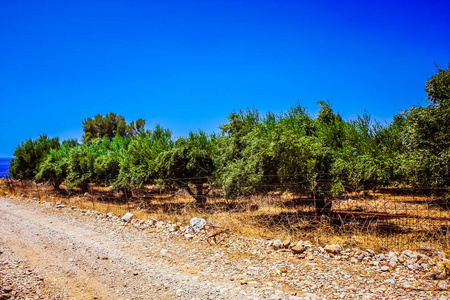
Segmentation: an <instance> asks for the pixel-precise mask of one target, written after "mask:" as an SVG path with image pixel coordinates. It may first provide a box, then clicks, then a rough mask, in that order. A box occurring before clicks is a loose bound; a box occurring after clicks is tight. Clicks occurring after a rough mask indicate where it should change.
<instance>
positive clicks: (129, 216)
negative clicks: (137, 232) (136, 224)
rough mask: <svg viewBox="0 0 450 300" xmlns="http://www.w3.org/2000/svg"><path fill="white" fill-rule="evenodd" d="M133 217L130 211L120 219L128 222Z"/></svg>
mask: <svg viewBox="0 0 450 300" xmlns="http://www.w3.org/2000/svg"><path fill="white" fill-rule="evenodd" d="M133 217H134V215H133V214H132V213H130V212H127V213H126V214H125V215H124V216H123V217H122V220H123V221H125V222H130V221H131V219H132V218H133Z"/></svg>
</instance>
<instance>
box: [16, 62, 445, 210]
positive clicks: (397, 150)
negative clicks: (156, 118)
mask: <svg viewBox="0 0 450 300" xmlns="http://www.w3.org/2000/svg"><path fill="white" fill-rule="evenodd" d="M449 86H450V70H443V69H439V70H438V72H437V74H436V75H435V76H433V77H432V78H430V80H429V81H428V82H427V85H426V91H427V93H428V98H427V99H428V100H429V102H430V104H429V105H428V106H426V107H412V108H411V109H409V110H407V111H405V112H404V113H402V114H400V115H397V116H395V117H394V120H393V121H392V122H391V123H390V124H380V123H377V122H376V121H375V120H372V119H371V117H370V115H369V114H367V113H364V114H363V115H361V116H359V117H357V118H356V119H355V120H349V121H347V120H344V119H343V118H342V117H341V116H340V115H339V114H338V113H335V112H334V111H333V109H332V107H331V105H330V104H329V103H325V102H319V105H320V107H321V109H320V111H319V113H318V115H317V116H315V117H313V116H311V115H310V114H308V112H307V111H306V109H305V108H303V107H301V106H300V105H297V106H294V107H292V108H291V109H290V110H289V111H287V112H286V113H281V114H273V113H267V114H265V115H260V114H259V112H258V111H257V110H256V109H253V110H249V109H247V110H246V111H240V112H239V113H236V112H233V113H231V114H230V115H229V116H228V122H227V123H226V124H223V125H222V126H221V127H220V133H219V134H217V135H214V134H211V135H207V134H205V133H204V132H202V131H199V132H191V133H190V134H189V136H188V137H185V138H178V139H176V140H174V139H173V138H172V136H171V132H170V131H169V130H168V129H164V128H162V127H161V126H156V127H155V128H154V129H153V130H145V129H144V125H145V121H143V120H138V121H137V122H136V123H134V122H131V123H130V124H127V123H126V122H125V118H123V117H122V116H119V115H116V114H113V113H110V114H107V115H106V116H105V117H103V116H101V115H97V116H96V117H95V118H94V119H86V120H85V121H84V122H83V125H84V126H83V129H84V132H85V134H84V136H83V143H82V144H78V143H77V142H76V141H72V140H70V141H64V142H62V143H60V142H59V140H58V139H57V138H52V139H51V138H48V137H47V136H41V137H39V138H38V139H36V140H27V141H25V142H24V143H22V144H21V145H19V146H18V148H17V149H16V152H15V153H14V156H15V158H14V159H13V160H12V162H11V168H10V174H11V176H13V177H14V178H18V179H36V180H38V181H46V182H51V183H52V184H53V185H54V186H55V188H58V187H59V185H60V184H61V183H62V182H63V181H64V182H65V183H66V187H67V188H69V189H74V188H80V189H82V190H85V189H86V188H87V186H88V184H89V183H97V184H107V185H111V186H112V187H113V188H115V189H121V190H126V191H129V190H130V189H133V188H136V187H141V186H142V185H144V184H149V183H150V184H159V185H161V186H170V187H177V188H185V189H187V191H188V192H189V193H190V195H192V196H193V197H194V198H195V199H196V201H197V202H198V203H199V204H204V203H205V201H206V195H207V194H208V192H209V188H206V186H205V184H206V183H210V185H208V186H209V187H211V186H212V185H216V186H219V187H221V188H222V190H223V194H224V196H225V197H227V198H236V197H239V196H241V195H251V194H256V193H262V192H266V191H268V190H279V191H292V192H296V193H300V192H301V193H305V192H313V191H314V193H316V195H318V196H319V197H318V198H320V199H323V198H325V197H326V196H327V195H330V194H340V193H342V192H344V191H346V190H366V189H369V188H372V187H375V186H380V185H390V186H392V185H410V186H435V187H448V185H449V177H450V169H449V168H450V167H449V166H450V100H449V99H450V92H449V90H450V87H449ZM319 205H320V204H319Z"/></svg>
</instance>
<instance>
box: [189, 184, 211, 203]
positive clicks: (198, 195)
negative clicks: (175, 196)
mask: <svg viewBox="0 0 450 300" xmlns="http://www.w3.org/2000/svg"><path fill="white" fill-rule="evenodd" d="M187 191H188V193H189V195H191V196H192V197H193V198H194V199H195V202H196V203H197V206H198V207H205V205H206V194H208V193H209V191H210V189H207V190H206V191H203V183H195V192H194V191H193V190H192V189H191V188H190V187H187Z"/></svg>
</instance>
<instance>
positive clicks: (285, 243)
mask: <svg viewBox="0 0 450 300" xmlns="http://www.w3.org/2000/svg"><path fill="white" fill-rule="evenodd" d="M290 245H291V240H284V241H283V247H284V248H289V246H290Z"/></svg>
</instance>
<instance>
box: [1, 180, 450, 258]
mask: <svg viewBox="0 0 450 300" xmlns="http://www.w3.org/2000/svg"><path fill="white" fill-rule="evenodd" d="M0 195H14V196H22V197H26V198H34V199H35V200H40V201H47V202H51V203H54V204H56V203H58V202H60V203H62V204H64V205H66V206H69V207H70V206H76V207H77V208H78V209H90V210H95V211H98V212H103V213H108V212H112V213H114V214H116V215H124V214H125V213H126V212H132V213H133V214H135V215H136V217H137V218H139V219H143V220H147V219H152V218H155V219H158V220H162V219H163V220H169V221H171V222H173V223H177V222H181V223H183V224H188V223H189V221H190V219H191V218H193V217H202V218H205V219H206V220H208V222H211V223H213V224H215V225H217V226H220V227H223V228H228V229H230V230H232V232H234V233H235V234H238V235H243V236H247V237H254V238H260V239H274V238H276V239H280V240H284V239H290V240H291V241H298V240H309V241H311V242H312V243H315V244H319V245H325V244H341V245H343V246H344V247H349V248H352V247H359V248H370V249H374V250H375V251H386V250H403V249H411V250H418V251H422V252H423V251H425V252H426V251H431V250H433V249H442V250H444V249H448V248H449V247H450V245H449V240H450V239H449V237H450V222H449V220H444V218H450V209H449V207H448V206H446V205H448V203H447V202H446V201H445V199H442V198H439V197H434V196H423V195H410V196H408V195H396V194H389V193H386V192H384V193H375V192H372V193H371V194H370V195H369V196H359V195H356V194H353V195H347V197H345V198H343V199H335V200H333V206H332V207H333V210H335V211H336V210H339V211H348V213H347V214H333V215H332V216H331V217H323V216H316V215H315V210H314V206H313V205H312V202H311V199H308V197H304V196H298V195H294V194H292V193H283V194H281V193H276V192H272V193H267V194H264V195H258V196H251V197H243V198H240V199H236V200H234V201H230V200H227V199H224V198H222V197H220V190H214V191H213V193H212V196H211V197H210V198H209V199H208V203H207V206H206V207H205V208H204V209H199V208H198V207H197V206H196V205H195V202H194V200H193V199H192V198H191V197H190V196H189V195H188V194H187V193H184V192H182V191H171V192H163V191H161V190H157V189H155V188H154V187H152V186H147V187H144V188H143V189H139V190H136V191H133V195H131V196H132V198H127V195H123V194H120V193H117V192H115V191H112V190H110V188H109V187H104V186H91V187H90V189H89V193H81V192H79V191H78V192H77V191H75V192H68V191H66V190H65V189H62V190H61V191H55V190H54V189H53V188H52V187H51V186H48V185H41V184H39V185H36V184H35V183H34V182H31V181H23V182H18V181H13V180H9V181H8V180H6V179H1V180H0ZM352 212H353V213H352ZM358 212H376V213H379V214H390V215H392V214H399V215H408V216H413V217H408V218H405V217H392V216H389V217H387V216H382V215H381V216H378V215H372V216H370V215H369V216H366V215H358V214H357V213H358ZM431 217H432V218H440V219H438V220H435V219H432V218H431Z"/></svg>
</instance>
